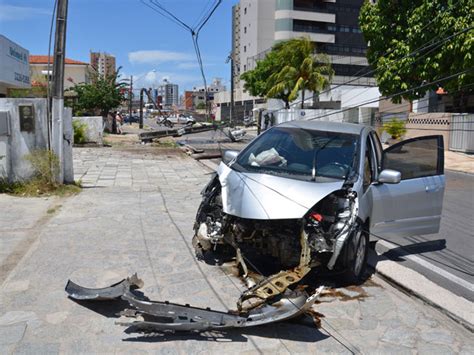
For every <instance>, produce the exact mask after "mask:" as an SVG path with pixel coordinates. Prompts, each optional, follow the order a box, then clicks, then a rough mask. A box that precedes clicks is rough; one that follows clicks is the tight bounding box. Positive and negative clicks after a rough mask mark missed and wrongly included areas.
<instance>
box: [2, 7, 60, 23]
mask: <svg viewBox="0 0 474 355" xmlns="http://www.w3.org/2000/svg"><path fill="white" fill-rule="evenodd" d="M51 11H52V10H48V9H45V8H37V7H27V6H15V5H6V4H0V21H21V20H26V19H29V18H33V17H35V16H39V15H51Z"/></svg>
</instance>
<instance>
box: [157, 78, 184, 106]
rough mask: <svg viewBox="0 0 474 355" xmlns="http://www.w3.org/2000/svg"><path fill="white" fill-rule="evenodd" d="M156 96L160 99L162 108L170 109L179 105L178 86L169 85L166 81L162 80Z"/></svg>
mask: <svg viewBox="0 0 474 355" xmlns="http://www.w3.org/2000/svg"><path fill="white" fill-rule="evenodd" d="M156 90H157V94H158V96H161V97H162V105H163V108H168V109H169V108H172V107H173V106H174V107H176V106H178V105H179V91H178V85H176V84H172V83H170V82H169V81H168V80H166V79H165V80H164V81H163V84H161V85H160V86H158V88H157V89H156Z"/></svg>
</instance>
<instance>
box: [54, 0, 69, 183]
mask: <svg viewBox="0 0 474 355" xmlns="http://www.w3.org/2000/svg"><path fill="white" fill-rule="evenodd" d="M57 6H58V7H57V11H56V33H55V36H54V58H53V87H52V124H51V126H52V127H51V132H52V134H51V140H52V142H51V143H52V144H51V147H52V148H53V152H54V153H55V154H56V156H57V157H58V159H59V164H60V168H59V176H58V177H57V179H58V181H59V182H60V183H62V182H64V168H63V159H64V157H63V111H64V59H65V56H66V25H67V9H68V0H58V2H57Z"/></svg>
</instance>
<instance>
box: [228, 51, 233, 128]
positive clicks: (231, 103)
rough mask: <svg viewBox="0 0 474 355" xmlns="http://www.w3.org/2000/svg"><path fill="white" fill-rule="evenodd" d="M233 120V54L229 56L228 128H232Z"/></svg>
mask: <svg viewBox="0 0 474 355" xmlns="http://www.w3.org/2000/svg"><path fill="white" fill-rule="evenodd" d="M233 120H234V52H232V53H231V54H230V110H229V121H230V122H229V126H230V127H232V122H233Z"/></svg>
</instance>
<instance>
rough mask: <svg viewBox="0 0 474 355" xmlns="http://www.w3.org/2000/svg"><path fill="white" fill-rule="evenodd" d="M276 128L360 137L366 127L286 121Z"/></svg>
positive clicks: (352, 124)
mask: <svg viewBox="0 0 474 355" xmlns="http://www.w3.org/2000/svg"><path fill="white" fill-rule="evenodd" d="M278 127H289V128H290V127H293V128H301V129H309V130H315V131H327V132H339V133H349V134H357V135H360V134H361V133H362V130H363V129H364V128H365V127H366V126H364V125H360V124H355V123H347V122H330V121H308V120H305V121H288V122H283V123H281V124H279V125H278Z"/></svg>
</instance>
